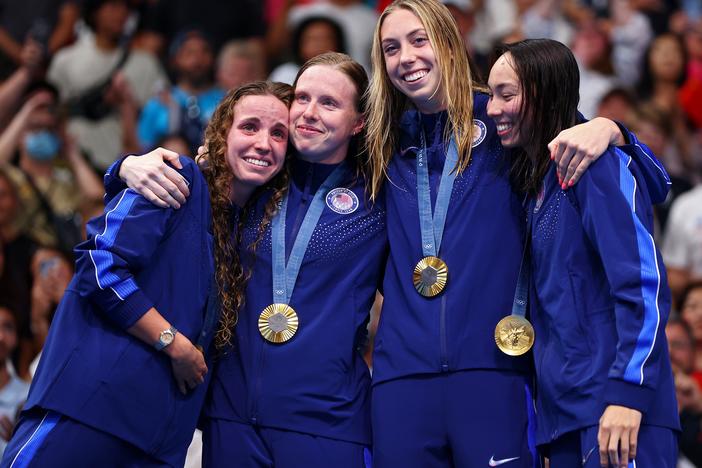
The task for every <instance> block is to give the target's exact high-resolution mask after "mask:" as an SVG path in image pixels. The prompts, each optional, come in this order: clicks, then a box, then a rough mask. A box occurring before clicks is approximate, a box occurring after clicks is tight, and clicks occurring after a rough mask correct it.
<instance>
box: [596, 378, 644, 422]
mask: <svg viewBox="0 0 702 468" xmlns="http://www.w3.org/2000/svg"><path fill="white" fill-rule="evenodd" d="M655 394H656V391H655V390H654V389H652V388H648V387H643V386H641V385H636V384H632V383H629V382H625V381H623V380H619V379H609V380H608V381H607V386H606V387H605V403H607V404H608V405H618V406H625V407H627V408H632V409H635V410H637V411H640V412H641V413H643V414H645V413H646V412H647V411H648V408H649V407H650V405H651V402H652V401H653V397H654V396H655Z"/></svg>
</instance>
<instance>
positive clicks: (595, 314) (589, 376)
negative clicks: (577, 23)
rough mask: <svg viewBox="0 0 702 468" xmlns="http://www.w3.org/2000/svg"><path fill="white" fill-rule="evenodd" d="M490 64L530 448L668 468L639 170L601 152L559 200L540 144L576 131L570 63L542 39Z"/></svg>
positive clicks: (667, 405)
mask: <svg viewBox="0 0 702 468" xmlns="http://www.w3.org/2000/svg"><path fill="white" fill-rule="evenodd" d="M498 55H499V58H498V59H497V61H496V62H495V64H494V65H493V67H492V69H491V71H490V78H489V80H488V85H489V87H490V91H491V96H490V100H489V102H488V105H487V113H488V115H489V116H490V117H491V118H492V119H494V121H495V124H496V125H497V128H498V129H499V128H501V127H510V128H511V129H512V130H511V131H510V132H509V133H503V134H501V135H500V140H501V142H502V146H503V147H505V148H507V149H508V151H507V152H508V154H509V156H510V176H511V180H512V183H513V186H514V187H515V189H517V190H518V191H519V192H520V193H525V194H527V201H526V208H527V219H528V220H527V240H526V245H525V249H526V253H525V256H524V258H525V262H524V264H523V266H522V268H523V269H525V270H529V272H528V273H526V278H529V274H530V275H531V283H530V285H531V294H530V295H529V297H528V302H529V310H528V313H529V317H530V320H531V321H532V322H533V324H534V330H535V336H536V338H535V343H534V362H535V367H536V376H537V379H536V382H537V388H538V392H537V400H536V402H537V404H536V415H537V432H536V443H537V444H539V445H540V446H541V447H542V448H543V449H544V452H545V454H546V455H547V456H548V457H549V458H550V462H551V466H556V467H559V466H576V465H577V466H586V467H593V468H594V467H599V466H617V467H619V466H621V467H626V466H631V465H630V464H629V462H632V463H633V466H656V467H662V468H663V467H671V468H672V467H674V466H676V460H677V441H676V438H677V435H676V432H677V431H679V429H680V427H679V420H678V414H677V406H676V402H675V389H674V385H673V378H672V373H671V368H670V359H669V357H668V349H667V345H666V336H665V323H666V320H667V318H668V313H669V310H670V291H669V289H668V287H667V281H666V275H665V267H664V265H663V261H662V259H661V256H660V254H659V252H658V251H657V250H656V247H655V244H654V241H653V215H652V206H651V198H650V196H649V194H648V191H647V186H646V179H645V177H644V176H643V175H642V173H641V169H640V167H639V166H640V164H639V163H638V162H637V161H635V160H634V159H632V157H631V156H629V155H627V154H626V153H624V152H623V151H621V150H619V149H617V148H615V147H610V148H608V149H607V150H606V152H605V154H604V157H601V158H599V159H598V160H597V161H596V162H595V163H594V164H593V165H592V166H591V167H590V168H589V169H588V171H587V172H585V174H584V175H583V177H582V178H581V180H580V181H579V182H578V184H576V185H575V186H574V187H573V188H572V189H571V190H568V191H565V190H563V189H562V188H561V186H560V184H559V183H558V180H557V176H556V168H555V165H554V163H553V161H552V160H551V158H550V155H549V151H548V147H547V145H548V143H549V142H550V141H551V139H553V138H554V136H555V135H558V133H559V132H561V131H562V130H563V129H565V128H568V127H570V126H572V125H574V124H576V123H577V122H578V121H579V116H578V111H577V106H578V86H579V73H578V66H577V63H576V61H575V58H574V57H573V54H572V53H571V51H570V50H569V49H568V48H567V47H566V46H565V45H563V44H561V43H559V42H556V41H552V40H548V39H536V40H526V41H521V42H518V43H515V44H509V45H506V46H503V47H501V48H500V49H499V52H498ZM556 88H558V92H557V93H554V92H553V89H556ZM525 281H529V280H528V279H527V280H525Z"/></svg>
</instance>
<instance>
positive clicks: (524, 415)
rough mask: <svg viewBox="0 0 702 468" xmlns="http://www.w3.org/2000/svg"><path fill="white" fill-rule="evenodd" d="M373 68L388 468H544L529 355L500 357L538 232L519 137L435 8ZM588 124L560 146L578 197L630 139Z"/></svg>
mask: <svg viewBox="0 0 702 468" xmlns="http://www.w3.org/2000/svg"><path fill="white" fill-rule="evenodd" d="M372 60H373V75H372V78H371V83H370V91H369V98H368V114H367V119H368V149H369V153H370V158H371V162H372V165H373V173H372V177H371V187H372V190H373V194H374V195H379V194H380V189H381V186H382V187H384V189H385V200H386V209H387V225H388V239H389V243H390V248H389V252H390V255H389V258H388V262H387V264H386V267H385V278H384V282H383V294H384V303H383V309H382V313H381V317H380V324H379V328H378V333H377V336H376V338H375V351H374V356H373V392H372V405H371V407H372V424H373V444H374V446H373V448H374V466H376V467H380V468H385V467H395V466H402V467H449V466H502V465H504V466H506V467H531V466H534V465H535V464H537V463H538V457H537V455H536V454H535V451H534V438H533V434H534V432H533V430H534V425H533V423H534V420H533V412H532V408H533V403H532V395H531V388H530V384H531V378H532V376H531V369H532V363H531V361H530V359H531V355H530V354H528V353H527V354H524V355H521V356H514V355H508V354H506V352H509V353H511V354H515V353H514V352H513V351H514V350H511V349H508V348H505V347H504V346H503V348H502V349H501V348H498V346H496V335H497V336H498V337H499V336H501V333H502V332H503V331H500V330H499V329H498V330H496V327H497V325H498V322H500V321H501V319H503V318H504V317H506V316H508V315H510V314H511V311H512V309H513V298H514V296H515V285H516V284H517V278H518V274H519V266H520V259H521V257H522V251H523V239H524V233H525V211H524V209H523V207H522V199H523V195H520V194H519V193H518V192H517V191H516V190H515V189H513V187H512V185H511V184H510V177H509V161H508V160H507V159H506V158H505V156H504V152H503V149H502V146H501V145H500V138H506V137H508V136H509V135H510V134H513V133H515V132H518V131H519V127H518V125H516V122H513V121H509V120H504V121H500V122H498V123H497V124H495V123H493V122H492V120H491V119H490V118H489V117H488V116H487V114H486V104H487V102H488V99H489V96H488V94H486V93H485V92H484V90H483V89H482V88H481V87H480V86H478V85H476V84H475V83H474V81H473V80H472V78H471V70H470V68H469V63H468V57H467V55H466V53H465V48H464V47H463V43H462V40H461V37H460V35H459V33H458V30H457V27H456V25H455V23H454V21H453V19H452V18H451V16H450V13H449V12H448V10H447V9H446V8H445V7H444V6H443V5H441V4H440V3H439V2H437V1H434V0H398V1H395V2H393V3H392V4H391V5H390V6H388V7H387V8H386V10H385V11H384V12H383V13H382V14H381V16H380V19H379V22H378V25H377V28H376V33H375V36H374V40H373V50H372ZM527 85H528V84H527ZM554 92H558V91H557V90H554ZM527 112H528V109H527ZM585 125H586V126H585V131H583V127H574V128H573V129H569V130H566V131H565V132H563V133H561V134H560V135H559V136H558V137H557V138H556V139H555V140H554V141H552V142H551V146H552V148H553V151H552V157H555V158H556V159H558V160H559V161H561V166H562V169H563V171H562V172H561V175H560V177H561V180H560V181H559V183H560V184H561V185H562V186H563V187H564V188H567V187H568V186H569V185H571V184H572V183H573V175H575V176H576V177H577V175H578V174H580V173H581V172H582V171H583V170H584V167H579V168H578V169H577V173H576V167H578V164H579V162H580V161H582V160H585V162H586V163H587V162H588V161H589V160H590V159H591V158H592V157H593V156H596V155H599V154H600V153H601V152H602V151H604V149H605V148H606V147H607V146H608V144H609V143H610V140H611V141H612V142H617V140H623V139H622V135H621V133H620V131H619V129H618V127H617V126H616V125H615V124H614V123H612V122H611V121H608V120H596V121H593V122H590V123H588V124H585ZM630 138H632V140H631V141H632V142H635V140H633V137H632V136H630ZM579 148H582V149H579ZM631 148H632V149H633V150H636V151H640V148H639V147H637V146H635V145H633V146H632V147H631ZM564 155H565V156H566V157H565V158H563V159H562V156H564ZM569 156H574V157H573V158H572V160H570V161H571V162H570V163H569V162H568V160H569ZM653 170H657V168H656V169H653ZM662 180H663V182H662V183H663V185H665V180H664V179H662ZM536 339H538V337H537V338H536ZM503 350H504V352H503ZM519 351H520V352H526V349H521V350H519Z"/></svg>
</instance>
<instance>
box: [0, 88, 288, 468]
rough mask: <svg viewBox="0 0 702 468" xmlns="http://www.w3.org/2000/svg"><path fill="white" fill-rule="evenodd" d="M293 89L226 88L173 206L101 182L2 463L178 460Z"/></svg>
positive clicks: (279, 145)
mask: <svg viewBox="0 0 702 468" xmlns="http://www.w3.org/2000/svg"><path fill="white" fill-rule="evenodd" d="M291 99H292V93H291V88H290V87H289V86H288V85H283V84H279V83H269V82H256V83H252V84H249V85H245V86H243V87H241V88H238V89H237V90H234V91H231V92H230V93H229V95H227V97H226V98H225V99H224V100H223V101H222V103H221V104H220V105H219V107H218V108H217V110H216V111H215V114H214V116H213V119H212V121H211V123H210V125H209V127H208V129H207V137H208V140H209V142H210V144H209V150H210V151H209V153H210V154H209V157H208V160H207V164H206V165H205V166H204V167H203V168H202V172H201V171H200V170H199V168H198V166H197V164H196V163H195V162H194V161H192V160H191V159H188V158H185V157H181V158H180V159H179V160H177V166H178V168H179V169H178V173H179V175H180V177H182V178H183V179H184V180H185V181H187V184H188V186H189V188H190V193H191V196H190V198H189V200H188V202H187V203H185V204H183V206H182V208H181V209H180V210H174V209H171V208H167V209H166V208H161V207H158V206H155V205H154V204H152V203H150V202H149V201H148V200H147V199H145V198H144V197H143V196H141V195H139V194H138V193H136V192H135V191H133V190H131V189H125V190H120V191H114V190H109V188H108V194H107V195H106V203H107V206H106V207H105V214H104V215H103V216H100V217H97V218H95V219H93V220H92V221H91V222H90V223H89V224H88V240H87V241H85V242H83V243H81V244H79V245H78V246H77V247H76V249H75V252H76V257H77V260H76V274H75V276H74V277H73V279H72V281H71V283H70V285H69V286H68V288H67V289H66V292H65V294H64V296H63V299H62V301H61V303H60V305H59V307H58V310H57V312H56V315H55V317H54V319H53V323H52V325H51V329H50V331H49V335H48V338H47V340H46V344H45V347H44V350H43V356H42V359H41V362H40V364H39V368H38V370H37V373H36V375H35V378H34V382H33V383H32V387H31V389H30V392H29V397H28V400H27V403H26V405H25V407H24V411H23V413H22V416H21V420H20V422H19V424H18V427H17V430H16V432H15V435H14V437H13V438H12V440H11V441H10V444H9V446H8V447H7V449H6V451H5V455H4V458H3V461H2V466H13V467H23V466H114V467H123V466H140V467H148V466H154V467H155V466H182V465H183V462H184V459H185V454H186V450H187V447H188V443H189V442H190V439H191V437H192V433H193V430H194V428H195V424H196V422H197V418H198V415H199V414H200V410H201V408H202V402H203V400H204V398H205V391H206V385H204V383H205V382H206V381H208V380H209V376H208V366H211V354H212V353H211V352H210V349H209V348H210V343H211V341H212V332H213V328H214V327H213V323H216V321H217V311H218V307H217V303H218V300H217V296H219V299H220V300H221V303H222V304H223V313H222V321H223V323H224V324H228V323H233V322H235V321H236V316H235V315H234V313H233V311H234V310H236V307H237V306H238V304H239V303H240V301H241V297H242V291H243V286H242V283H243V281H242V278H243V275H242V273H241V268H240V266H239V260H238V257H237V254H236V250H235V249H234V248H233V246H232V242H233V239H232V235H231V234H232V230H233V228H234V223H235V222H236V219H237V216H238V212H239V207H242V206H244V205H245V203H246V202H247V200H248V199H249V197H251V196H252V195H253V194H254V193H255V192H256V190H257V188H258V187H259V186H261V185H262V184H265V183H266V182H268V181H269V180H271V178H272V177H274V175H275V174H276V173H277V172H278V171H279V169H280V168H281V167H282V166H283V163H284V160H285V154H286V151H287V141H288V106H289V104H290V102H291ZM114 169H115V168H114V167H113V168H111V170H114ZM108 175H109V171H108ZM108 178H109V177H108ZM272 186H273V187H275V183H273V184H272ZM215 265H217V266H218V268H216V269H215ZM224 265H226V266H227V268H224V267H223V266H224ZM217 340H218V341H224V342H226V341H228V340H229V336H228V335H227V334H226V333H223V332H222V331H221V330H220V332H219V334H218V338H217Z"/></svg>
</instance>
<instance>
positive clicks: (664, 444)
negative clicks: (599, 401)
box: [545, 426, 678, 468]
mask: <svg viewBox="0 0 702 468" xmlns="http://www.w3.org/2000/svg"><path fill="white" fill-rule="evenodd" d="M598 430H599V427H598V426H590V427H587V428H585V429H581V430H579V431H574V432H569V433H567V434H564V435H562V436H560V437H559V438H558V439H556V440H555V441H553V442H552V443H550V444H549V445H548V447H547V450H546V452H545V454H546V455H547V456H548V457H549V460H550V462H551V466H553V467H554V468H555V467H569V466H573V467H582V468H601V465H600V452H599V445H598V444H597V431H598ZM637 440H638V448H637V453H636V458H635V459H634V460H632V461H631V462H629V467H628V468H647V467H654V466H655V467H656V468H675V467H676V466H677V459H678V442H677V435H676V434H675V432H674V431H672V430H671V429H668V428H665V427H657V426H641V428H640V429H639V435H638V439H637Z"/></svg>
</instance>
